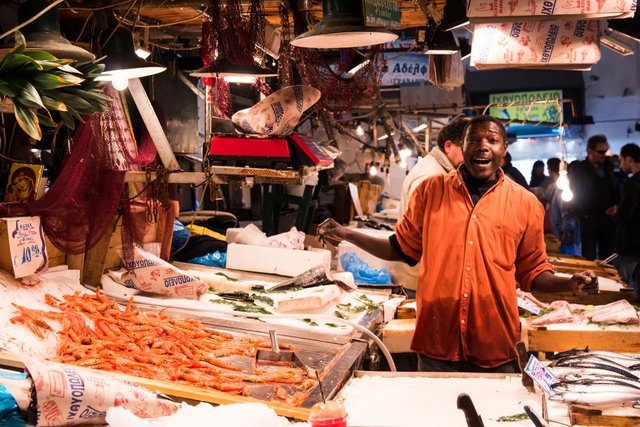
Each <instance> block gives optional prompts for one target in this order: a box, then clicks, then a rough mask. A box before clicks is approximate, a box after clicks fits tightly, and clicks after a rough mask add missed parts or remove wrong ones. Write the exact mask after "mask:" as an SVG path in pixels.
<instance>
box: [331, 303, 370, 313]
mask: <svg viewBox="0 0 640 427" xmlns="http://www.w3.org/2000/svg"><path fill="white" fill-rule="evenodd" d="M336 308H337V309H338V310H340V311H345V312H347V313H352V314H354V313H360V312H362V311H365V310H366V307H365V306H364V305H357V306H353V305H351V303H350V302H348V303H346V304H338V305H336Z"/></svg>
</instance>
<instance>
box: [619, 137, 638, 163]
mask: <svg viewBox="0 0 640 427" xmlns="http://www.w3.org/2000/svg"><path fill="white" fill-rule="evenodd" d="M620 157H631V158H632V159H633V162H634V163H640V147H638V145H637V144H634V143H633V142H632V143H630V144H626V145H625V146H623V147H622V149H621V150H620Z"/></svg>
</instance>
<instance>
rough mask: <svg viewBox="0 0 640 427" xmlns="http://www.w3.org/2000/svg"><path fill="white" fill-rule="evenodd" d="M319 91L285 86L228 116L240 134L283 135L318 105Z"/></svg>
mask: <svg viewBox="0 0 640 427" xmlns="http://www.w3.org/2000/svg"><path fill="white" fill-rule="evenodd" d="M320 95H321V93H320V91H319V90H318V89H316V88H314V87H311V86H306V85H303V86H287V87H285V88H282V89H280V90H278V91H276V92H274V93H272V94H271V95H269V96H267V97H266V98H265V99H263V100H262V101H260V102H258V103H257V104H256V105H254V106H253V107H251V108H246V109H244V110H240V111H238V112H237V113H235V114H234V115H233V117H231V121H233V124H234V125H235V126H236V127H237V128H238V129H239V130H240V131H242V132H245V133H252V134H256V133H257V134H261V135H269V136H286V135H290V134H291V132H293V130H294V129H295V127H296V126H297V125H298V121H299V120H300V117H302V113H303V112H304V111H305V110H307V109H308V108H309V107H311V106H312V105H313V104H315V103H316V102H318V100H319V99H320Z"/></svg>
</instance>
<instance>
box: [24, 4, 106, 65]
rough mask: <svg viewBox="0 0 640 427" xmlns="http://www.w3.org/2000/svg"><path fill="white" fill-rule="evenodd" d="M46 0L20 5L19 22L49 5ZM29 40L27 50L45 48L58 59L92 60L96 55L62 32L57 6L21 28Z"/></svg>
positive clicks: (31, 16)
mask: <svg viewBox="0 0 640 427" xmlns="http://www.w3.org/2000/svg"><path fill="white" fill-rule="evenodd" d="M49 4H50V3H49V2H47V1H45V0H27V1H26V2H24V3H22V4H21V5H20V6H19V7H18V22H19V23H23V22H26V21H28V20H29V19H31V18H33V17H34V16H36V15H37V14H38V13H40V12H41V11H42V10H43V9H45V8H46V7H48V6H49ZM20 31H21V32H22V34H23V35H24V37H25V39H26V41H27V50H43V51H45V52H48V53H50V54H51V55H53V56H55V57H56V58H58V59H73V60H76V61H90V60H92V59H95V55H94V54H93V53H91V52H89V51H88V50H85V49H83V48H81V47H79V46H75V45H73V44H71V42H69V40H67V39H65V38H64V37H62V34H60V15H59V14H58V9H57V7H54V8H52V9H49V10H48V11H47V12H46V13H44V14H43V15H42V16H40V17H38V19H36V20H35V21H33V22H31V23H30V24H29V25H26V26H24V27H22V28H21V29H20Z"/></svg>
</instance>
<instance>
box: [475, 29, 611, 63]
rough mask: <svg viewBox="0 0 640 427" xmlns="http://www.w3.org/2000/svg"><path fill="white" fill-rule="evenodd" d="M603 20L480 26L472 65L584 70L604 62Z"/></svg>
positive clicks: (476, 36) (477, 30) (476, 34)
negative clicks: (601, 33)
mask: <svg viewBox="0 0 640 427" xmlns="http://www.w3.org/2000/svg"><path fill="white" fill-rule="evenodd" d="M599 37H600V28H599V21H588V20H587V21H585V20H579V21H569V20H568V21H523V22H504V23H501V24H491V23H482V24H476V25H475V26H474V30H473V44H472V45H471V65H472V66H474V67H476V68H477V69H479V70H480V69H483V70H486V69H491V68H505V67H526V68H547V69H550V68H551V67H556V68H568V69H584V68H585V67H588V66H590V65H591V64H595V63H596V62H598V61H599V60H600V46H599Z"/></svg>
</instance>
